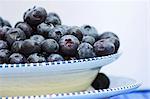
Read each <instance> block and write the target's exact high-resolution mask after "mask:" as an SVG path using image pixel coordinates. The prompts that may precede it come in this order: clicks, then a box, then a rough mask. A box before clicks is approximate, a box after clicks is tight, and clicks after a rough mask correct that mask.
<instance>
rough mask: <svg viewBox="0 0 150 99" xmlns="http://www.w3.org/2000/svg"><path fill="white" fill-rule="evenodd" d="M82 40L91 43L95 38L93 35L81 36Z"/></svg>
mask: <svg viewBox="0 0 150 99" xmlns="http://www.w3.org/2000/svg"><path fill="white" fill-rule="evenodd" d="M82 42H86V43H90V44H91V45H93V44H94V43H95V38H94V37H93V36H83V39H82Z"/></svg>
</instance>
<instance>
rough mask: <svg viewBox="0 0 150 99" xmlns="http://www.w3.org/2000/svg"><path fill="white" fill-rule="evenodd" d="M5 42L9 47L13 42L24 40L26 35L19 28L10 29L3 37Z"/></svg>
mask: <svg viewBox="0 0 150 99" xmlns="http://www.w3.org/2000/svg"><path fill="white" fill-rule="evenodd" d="M5 38H6V41H7V42H8V43H9V44H10V45H11V44H12V43H13V42H15V41H19V40H24V39H26V35H25V34H24V32H23V31H22V30H21V29H19V28H11V29H10V30H8V31H7V33H6V35H5Z"/></svg>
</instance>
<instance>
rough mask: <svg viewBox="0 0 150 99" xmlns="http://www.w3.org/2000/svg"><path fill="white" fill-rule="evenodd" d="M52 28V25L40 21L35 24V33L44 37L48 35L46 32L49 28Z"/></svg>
mask: <svg viewBox="0 0 150 99" xmlns="http://www.w3.org/2000/svg"><path fill="white" fill-rule="evenodd" d="M52 28H53V25H51V24H50V25H48V24H46V23H41V24H39V25H38V26H37V33H38V34H40V35H42V36H44V37H47V36H48V33H49V32H50V30H51V29H52Z"/></svg>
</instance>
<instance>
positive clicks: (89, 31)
mask: <svg viewBox="0 0 150 99" xmlns="http://www.w3.org/2000/svg"><path fill="white" fill-rule="evenodd" d="M81 31H82V32H83V35H84V36H93V37H94V38H95V39H97V38H98V32H97V30H96V28H95V27H93V26H90V25H83V26H81Z"/></svg>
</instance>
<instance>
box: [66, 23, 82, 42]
mask: <svg viewBox="0 0 150 99" xmlns="http://www.w3.org/2000/svg"><path fill="white" fill-rule="evenodd" d="M68 34H69V35H74V36H75V37H77V38H78V39H79V40H80V41H81V40H82V38H83V33H82V31H81V29H80V28H79V27H78V26H73V27H71V28H70V29H69V30H68Z"/></svg>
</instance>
